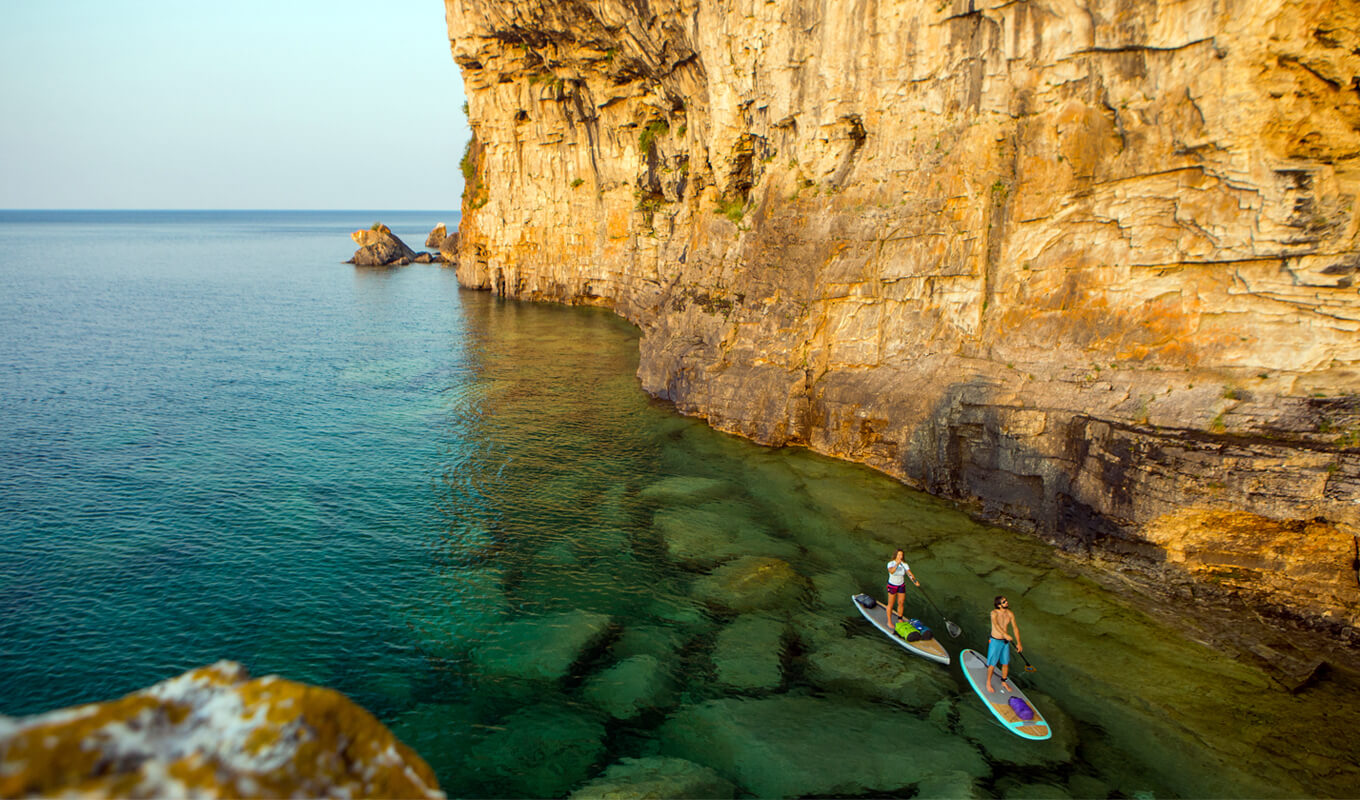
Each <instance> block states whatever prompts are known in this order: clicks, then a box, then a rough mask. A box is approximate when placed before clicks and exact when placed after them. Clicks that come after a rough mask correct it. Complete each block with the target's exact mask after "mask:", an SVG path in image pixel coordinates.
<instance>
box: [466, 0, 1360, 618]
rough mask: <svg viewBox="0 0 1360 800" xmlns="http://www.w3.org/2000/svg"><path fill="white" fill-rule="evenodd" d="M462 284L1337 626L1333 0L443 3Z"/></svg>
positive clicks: (968, 487)
mask: <svg viewBox="0 0 1360 800" xmlns="http://www.w3.org/2000/svg"><path fill="white" fill-rule="evenodd" d="M445 5H446V15H447V21H448V27H449V33H450V39H451V41H452V49H453V56H454V58H455V60H456V61H457V62H458V64H459V65H460V66H461V67H462V70H463V75H464V80H465V84H466V93H467V97H468V107H469V116H470V121H471V125H472V130H473V139H472V142H471V144H470V146H469V149H468V153H467V155H466V159H465V163H464V174H465V175H470V176H471V177H470V178H469V180H468V181H467V186H466V190H465V194H464V198H463V221H462V223H461V233H462V241H461V244H460V246H459V248H458V256H457V261H458V263H457V268H458V275H459V279H460V281H461V282H462V283H463V284H465V285H467V286H472V287H479V288H483V289H490V290H493V291H495V292H498V293H500V294H502V295H505V296H508V297H517V298H524V299H535V300H551V301H557V302H564V303H581V304H595V305H603V306H607V307H610V308H613V309H614V310H616V311H617V312H618V313H620V314H622V315H623V316H625V317H627V318H628V319H630V320H632V321H633V322H635V323H637V324H638V325H639V326H640V327H641V329H642V334H643V337H642V343H641V350H642V361H641V366H640V369H639V376H640V377H641V379H642V383H643V386H644V388H645V389H646V390H647V391H649V392H651V393H653V394H655V395H657V396H660V397H664V398H668V399H670V400H671V401H673V402H674V403H675V404H676V406H677V407H678V408H679V409H680V410H681V411H683V412H686V413H690V414H696V415H700V416H703V417H705V418H707V419H708V420H709V421H710V422H711V423H712V424H713V425H714V426H716V427H718V428H720V429H722V430H726V431H730V432H733V433H738V434H741V435H744V436H748V437H751V438H752V439H755V440H757V441H760V442H764V443H768V444H772V445H781V444H798V445H806V446H808V447H811V448H813V449H816V450H818V451H821V452H825V453H829V454H833V455H837V456H840V457H843V458H847V459H852V460H856V461H861V462H864V463H867V464H870V465H872V466H874V467H876V468H878V469H881V470H884V471H886V472H888V473H891V474H893V475H895V476H898V477H900V478H901V479H903V480H905V481H907V482H909V483H911V484H913V485H916V486H919V487H922V488H925V489H927V490H929V491H932V492H934V493H937V494H940V495H944V496H947V497H952V498H957V499H959V500H963V501H966V502H968V503H970V504H973V505H974V506H975V507H977V508H978V509H979V510H980V511H981V512H982V513H983V514H985V515H986V516H988V517H990V518H992V519H997V520H1001V521H1005V522H1009V523H1012V524H1017V525H1021V526H1029V527H1032V528H1034V529H1037V530H1038V531H1040V532H1042V533H1043V534H1046V535H1049V536H1051V537H1053V538H1055V539H1056V540H1057V541H1061V542H1063V543H1065V544H1068V545H1076V546H1084V547H1089V548H1092V549H1093V550H1095V551H1099V552H1102V553H1115V554H1117V555H1119V556H1120V557H1127V556H1135V557H1137V560H1139V561H1140V562H1141V563H1144V564H1148V565H1157V564H1169V565H1171V567H1172V569H1170V570H1167V571H1165V573H1164V574H1165V575H1185V574H1194V575H1198V576H1200V577H1202V578H1205V579H1206V580H1205V581H1204V582H1202V583H1201V584H1199V585H1200V586H1206V587H1207V586H1210V585H1219V586H1225V587H1228V588H1229V589H1235V590H1240V591H1242V592H1245V593H1249V594H1254V595H1256V596H1257V597H1258V599H1260V600H1263V601H1264V602H1266V603H1268V604H1273V605H1276V606H1281V607H1285V608H1288V609H1292V610H1295V611H1300V612H1303V613H1304V614H1306V615H1308V616H1310V617H1311V618H1313V619H1324V620H1325V619H1330V620H1332V621H1333V622H1335V623H1339V624H1340V626H1341V627H1342V628H1345V627H1346V626H1350V630H1352V631H1353V630H1354V626H1355V625H1356V624H1357V623H1360V611H1357V609H1360V575H1358V574H1357V571H1356V569H1355V567H1354V566H1353V561H1352V559H1353V558H1354V551H1355V547H1356V535H1357V534H1358V533H1360V335H1358V334H1360V285H1358V284H1357V276H1358V275H1360V213H1357V209H1356V197H1357V196H1358V195H1360V90H1357V87H1360V33H1357V31H1360V6H1357V5H1356V4H1355V3H1351V2H1344V3H1339V2H1335V1H1334V0H1264V1H1263V2H1260V3H1222V2H1217V1H1216V0H1215V1H1211V0H1188V1H1187V2H1176V3H1173V2H1169V0H1079V1H1078V2H1060V1H1059V0H1032V1H1031V2H1021V3H1015V2H1009V0H878V2H864V3H827V2H821V1H819V0H786V1H785V2H778V3H775V2H737V3H730V4H719V3H708V2H699V0H653V1H652V2H648V3H644V4H637V3H625V2H620V1H619V0H569V1H568V2H547V1H546V0H517V2H513V3H512V2H508V1H507V0H446V3H445Z"/></svg>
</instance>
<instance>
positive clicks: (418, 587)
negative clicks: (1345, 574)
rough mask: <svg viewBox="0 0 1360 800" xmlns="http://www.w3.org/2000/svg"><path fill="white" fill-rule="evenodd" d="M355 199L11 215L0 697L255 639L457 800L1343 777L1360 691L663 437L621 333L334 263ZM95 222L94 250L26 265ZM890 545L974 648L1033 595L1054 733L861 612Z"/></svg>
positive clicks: (946, 531) (87, 683)
mask: <svg viewBox="0 0 1360 800" xmlns="http://www.w3.org/2000/svg"><path fill="white" fill-rule="evenodd" d="M353 216H354V215H349V216H345V215H324V214H320V215H311V216H307V215H300V216H299V215H292V216H290V215H260V216H258V217H251V216H249V215H246V216H239V215H238V216H231V215H225V216H220V217H208V218H185V217H182V216H174V215H169V216H162V217H155V216H141V217H135V216H134V217H132V218H128V219H122V218H117V219H108V218H98V219H95V220H93V221H92V220H91V219H89V218H77V219H74V220H71V219H66V218H59V219H50V220H46V221H45V223H44V224H45V225H47V226H49V227H46V228H42V229H41V230H40V235H39V236H38V243H37V244H32V245H26V244H25V243H26V242H27V241H28V239H27V238H26V237H29V236H32V220H21V221H20V222H19V223H13V222H10V223H7V225H0V244H5V245H8V247H6V248H2V249H0V252H7V253H9V254H10V255H8V256H6V259H7V260H6V261H4V262H0V266H3V267H4V271H3V272H0V278H3V280H4V286H5V288H6V290H7V292H9V294H10V296H11V297H13V298H15V301H16V302H15V303H13V304H11V305H10V306H9V308H8V309H6V310H4V311H3V312H0V333H4V334H5V336H4V337H3V342H4V343H3V344H0V401H2V402H3V408H2V409H0V410H3V411H4V412H5V413H6V414H7V415H8V416H9V418H10V419H13V420H16V421H17V423H16V424H15V425H14V426H12V427H11V429H10V430H9V431H8V432H4V433H0V490H2V491H0V498H2V499H0V609H3V616H0V712H3V713H7V714H24V713H34V712H36V711H41V710H46V709H50V708H55V707H58V706H62V705H69V704H72V703H77V702H87V701H91V700H98V699H107V698H110V697H113V696H117V695H118V694H120V693H123V692H126V691H132V690H134V689H136V688H140V687H141V686H145V685H147V684H149V683H151V682H153V681H156V680H160V679H163V678H166V677H170V676H172V675H174V674H178V673H179V672H180V671H183V670H184V669H188V668H191V667H193V666H197V665H200V664H202V663H207V662H210V661H213V660H216V659H220V658H230V659H234V660H237V661H240V662H242V663H244V664H245V665H246V666H247V667H249V668H250V669H251V671H252V672H254V673H256V674H264V673H269V672H274V673H278V674H281V675H283V676H285V677H288V678H293V679H297V680H303V681H309V682H315V683H320V684H325V685H328V686H332V687H334V688H337V689H339V690H341V691H343V692H345V693H346V694H348V695H349V696H351V697H352V698H354V699H355V700H356V701H358V702H360V703H361V704H363V705H364V706H365V707H367V708H369V709H370V710H372V711H373V712H374V713H375V714H377V715H378V717H379V718H380V719H382V720H383V721H384V722H385V723H387V724H388V725H389V726H391V727H392V729H393V730H394V731H395V732H396V733H397V734H398V735H399V736H400V737H401V738H402V739H403V740H404V741H406V742H407V743H408V744H410V745H412V746H413V747H415V748H416V749H417V750H418V751H419V752H420V753H421V754H422V755H423V756H424V757H425V758H426V759H427V760H428V761H429V762H430V763H431V765H432V766H433V767H434V768H435V770H436V771H437V772H438V774H439V777H440V781H441V784H442V786H443V787H444V788H445V790H446V791H448V792H449V794H450V795H455V796H469V797H524V796H534V797H538V796H564V795H567V794H570V793H573V792H580V793H582V794H583V795H586V796H590V795H594V796H598V795H600V794H603V793H605V792H606V791H607V789H608V786H607V785H606V784H605V783H602V781H612V782H614V783H615V784H621V783H622V784H629V785H632V786H634V787H637V786H640V785H643V782H650V783H649V784H647V785H651V786H654V787H656V786H659V787H663V793H665V792H666V791H669V792H672V793H678V794H686V795H691V796H693V795H699V796H710V795H717V794H722V793H724V792H732V793H735V794H737V795H738V796H762V797H765V796H811V795H821V796H825V795H836V796H885V795H894V796H906V795H912V794H916V795H920V796H931V797H936V796H949V797H962V796H996V797H1063V796H1073V797H1096V796H1099V797H1105V796H1125V797H1134V796H1155V797H1173V796H1194V797H1206V796H1214V797H1293V796H1353V795H1354V794H1355V789H1354V787H1355V786H1357V785H1360V767H1357V764H1356V760H1357V759H1356V754H1355V746H1354V742H1355V741H1357V738H1356V735H1357V734H1358V733H1360V727H1358V726H1357V725H1356V723H1355V722H1354V720H1355V713H1356V712H1357V711H1360V698H1357V697H1356V696H1355V694H1354V693H1353V692H1352V691H1350V690H1348V689H1347V688H1346V687H1344V686H1342V685H1340V684H1337V683H1335V682H1333V681H1330V680H1323V681H1321V682H1319V683H1317V684H1316V685H1314V686H1312V687H1311V688H1309V689H1307V690H1305V691H1304V692H1302V693H1300V694H1298V695H1290V694H1288V693H1286V692H1283V691H1280V690H1278V689H1275V688H1273V684H1272V683H1271V682H1270V681H1269V679H1268V678H1267V677H1266V676H1265V675H1263V674H1262V673H1260V672H1259V671H1256V670H1254V669H1251V668H1248V667H1244V666H1239V665H1235V664H1232V663H1229V662H1228V661H1227V660H1226V659H1225V658H1224V657H1222V656H1221V655H1220V654H1218V653H1216V652H1214V651H1212V650H1210V649H1208V648H1207V647H1205V646H1203V645H1200V644H1198V643H1195V642H1192V641H1189V640H1188V639H1186V638H1184V637H1182V636H1180V635H1177V634H1176V633H1174V632H1172V631H1168V630H1166V629H1165V628H1164V627H1163V626H1162V625H1160V624H1158V623H1156V622H1155V621H1153V620H1152V619H1151V618H1149V617H1147V616H1146V615H1144V614H1143V613H1141V612H1139V611H1138V610H1136V609H1135V608H1134V606H1133V605H1132V604H1131V603H1130V602H1127V601H1126V600H1124V599H1122V598H1120V597H1119V596H1117V595H1115V594H1112V593H1110V592H1108V591H1106V590H1104V589H1102V588H1100V587H1099V586H1097V585H1096V584H1094V583H1093V582H1092V581H1090V580H1089V579H1087V578H1086V577H1084V576H1083V575H1082V574H1081V573H1080V571H1079V570H1078V569H1077V568H1076V567H1075V566H1074V565H1072V564H1070V563H1067V562H1065V561H1063V560H1062V559H1061V558H1060V557H1059V556H1058V555H1056V554H1055V553H1054V552H1053V551H1052V550H1051V549H1049V548H1048V547H1047V546H1045V545H1043V544H1042V543H1040V542H1038V541H1036V540H1034V539H1032V538H1028V537H1025V536H1022V535H1019V534H1016V533H1013V532H1010V531H1006V530H1003V529H998V528H995V527H990V526H985V525H980V524H978V523H976V522H974V521H973V520H971V519H970V518H969V517H968V516H967V515H965V514H963V513H960V512H959V511H957V510H955V509H954V508H952V507H951V506H949V505H948V504H945V503H942V502H939V501H937V500H934V499H933V498H930V497H928V496H926V495H922V494H920V493H917V492H913V491H910V490H908V489H906V488H904V487H903V486H901V485H900V484H897V483H896V482H894V481H892V480H890V479H888V478H886V477H884V476H882V475H879V474H877V473H874V472H872V471H870V470H867V469H865V468H862V467H859V466H856V465H852V464H846V463H841V462H836V461H833V460H830V459H826V458H822V457H819V456H816V455H814V454H811V453H808V452H805V451H799V450H771V449H767V448H762V447H758V446H756V445H753V444H751V443H749V442H745V441H742V440H738V439H735V438H733V437H729V436H725V435H722V434H719V433H716V432H714V431H712V430H711V429H709V428H707V427H706V426H705V425H703V424H702V423H701V422H700V421H697V420H692V419H686V418H682V417H679V416H677V415H676V414H675V413H674V412H673V410H672V409H671V408H670V407H669V406H668V405H666V404H664V403H660V402H656V401H653V400H650V399H649V398H647V397H646V396H645V395H644V394H643V393H642V392H641V391H640V390H639V388H638V384H637V381H636V379H635V378H634V377H633V376H634V372H635V370H636V367H637V333H636V331H635V330H634V329H633V328H631V327H630V326H629V325H627V324H626V323H624V322H622V321H621V320H619V319H617V318H616V317H614V316H612V315H610V314H608V313H605V312H601V311H597V310H590V309H570V308H561V307H555V306H539V305H528V304H518V303H507V302H504V301H499V300H497V299H495V298H493V297H490V296H488V295H486V294H482V293H469V292H463V291H460V290H458V289H457V287H456V283H455V281H454V278H453V275H452V274H451V273H450V272H448V271H444V270H440V269H437V268H422V267H411V268H407V269H404V270H400V271H390V272H389V271H377V272H373V271H355V270H352V269H351V268H349V267H341V266H338V265H336V264H335V263H334V261H336V260H338V259H339V258H342V257H344V256H345V255H347V254H348V253H347V252H346V253H341V254H338V255H337V256H336V257H335V258H327V259H318V258H317V257H316V253H317V252H325V251H326V248H331V249H334V246H335V239H336V237H343V235H344V233H345V232H346V231H347V230H349V229H352V228H353V227H359V226H363V225H366V224H367V223H368V222H370V221H371V219H369V218H368V217H364V218H356V219H351V218H350V217H353ZM384 220H385V221H391V222H394V225H393V227H394V229H396V230H397V231H398V233H400V234H402V235H403V236H406V237H407V238H408V241H409V240H410V239H411V238H418V236H419V235H420V234H421V232H422V230H424V229H428V227H430V225H432V224H433V222H434V221H436V218H435V217H434V216H431V215H423V216H420V215H410V216H409V217H404V218H403V217H397V216H395V215H386V216H384ZM21 223H22V225H21ZM96 223H97V224H96ZM402 224H405V225H406V228H404V229H403V228H402V227H401V225H402ZM205 231H207V232H206V233H205ZM20 233H23V234H24V235H23V236H22V237H21V235H20ZM44 236H46V237H49V238H48V239H43V237H44ZM86 237H87V238H86ZM72 239H75V240H76V241H77V242H78V243H79V242H82V241H87V243H88V244H89V245H90V246H91V247H93V246H94V245H95V244H98V245H100V248H101V252H104V253H105V255H104V256H103V258H104V259H105V260H104V261H103V262H101V263H99V264H95V265H92V264H90V263H69V262H62V263H52V262H50V261H39V259H38V255H37V252H38V245H42V248H44V249H46V248H50V247H52V246H53V244H54V243H55V242H58V241H61V242H69V241H70V240H72ZM25 246H30V247H32V248H34V250H33V251H32V252H28V251H25V250H24V249H23V248H24V247H25ZM16 252H17V253H18V255H15V253H16ZM204 253H208V254H209V255H207V256H204ZM224 254H225V255H224ZM25 258H27V259H28V260H24V259H25ZM35 263H42V264H43V265H44V268H43V270H42V271H35V270H33V269H30V267H32V265H33V264H35ZM111 267H112V269H111ZM108 309H116V310H117V312H118V313H114V312H113V311H110V310H108ZM896 546H901V547H903V548H905V549H906V551H907V553H908V559H909V561H910V562H911V564H912V567H913V569H914V571H915V572H916V574H917V575H918V576H919V577H920V578H921V580H922V581H923V583H924V584H925V586H926V588H927V590H928V591H929V592H930V593H931V597H932V598H933V599H934V600H935V601H936V602H937V603H938V604H939V605H940V606H941V607H942V608H943V609H944V611H945V613H946V614H948V615H949V617H950V618H951V619H953V620H955V621H956V622H958V623H959V624H961V625H962V626H963V628H964V629H965V636H964V637H963V638H962V639H960V640H958V641H954V640H949V639H946V640H945V643H946V646H947V647H948V648H949V649H950V651H951V652H952V653H954V654H955V655H957V653H958V651H959V649H960V648H961V647H962V646H965V645H967V646H973V647H981V646H982V645H983V644H984V643H985V636H986V629H985V625H986V614H987V610H988V608H989V607H990V600H991V597H992V596H993V595H995V594H999V593H1005V594H1006V595H1007V596H1008V597H1009V598H1010V599H1011V604H1012V608H1013V609H1014V610H1015V611H1016V613H1017V616H1018V618H1019V620H1020V624H1021V629H1022V634H1023V637H1024V641H1025V642H1026V645H1027V648H1026V653H1027V654H1028V655H1029V656H1030V658H1031V660H1032V661H1033V662H1034V664H1035V665H1036V666H1037V667H1038V672H1037V673H1035V674H1034V675H1032V676H1031V677H1030V678H1028V679H1027V682H1026V689H1027V691H1028V692H1030V694H1031V696H1032V697H1033V698H1034V699H1035V701H1036V702H1037V703H1038V704H1040V707H1041V708H1042V710H1043V711H1044V712H1045V713H1046V714H1047V715H1048V716H1049V717H1050V719H1051V720H1052V721H1053V722H1054V726H1055V736H1054V738H1053V740H1051V741H1049V742H1044V743H1038V744H1035V743H1027V742H1023V741H1021V740H1019V739H1017V738H1015V737H1013V736H1011V735H1009V734H1007V733H1005V732H1004V731H1001V730H1000V729H999V728H998V727H997V726H996V725H995V724H994V723H993V722H991V721H990V720H989V718H988V717H987V716H986V714H985V711H984V710H983V709H982V707H981V706H980V704H979V703H978V702H977V700H976V698H975V697H974V696H973V695H972V694H971V692H970V690H969V689H968V688H967V687H966V684H965V683H964V681H963V678H962V676H961V675H959V674H958V671H957V666H953V667H949V668H945V667H942V666H939V665H936V664H932V663H929V662H926V661H924V660H920V659H914V658H912V657H910V656H908V655H906V654H904V653H903V652H902V651H901V650H900V649H899V648H898V647H896V646H895V645H893V644H891V643H889V642H886V641H884V640H883V639H882V638H881V636H880V635H879V634H878V633H877V632H876V631H875V630H873V629H872V628H871V626H869V625H868V623H866V622H865V621H864V620H863V619H862V618H861V617H860V616H859V614H858V613H857V612H856V611H855V610H854V609H853V608H852V607H851V606H850V603H849V595H850V594H852V593H854V592H856V591H861V590H864V591H869V592H871V593H873V594H875V595H876V596H880V597H881V592H882V588H881V584H882V583H883V576H884V570H883V563H884V562H885V561H887V559H888V558H889V556H890V555H891V551H892V549H893V548H894V547H896ZM908 603H909V608H910V609H911V611H912V612H913V613H914V614H917V615H919V616H921V617H922V618H923V619H924V620H925V621H926V622H927V623H930V624H933V625H935V627H936V629H937V630H942V629H943V627H944V626H943V625H942V624H941V622H940V619H939V617H938V615H936V614H935V613H933V612H932V611H931V610H930V609H929V608H928V607H927V606H926V605H925V604H924V603H923V601H922V600H921V598H920V596H919V595H916V594H910V595H908ZM602 776H603V777H602Z"/></svg>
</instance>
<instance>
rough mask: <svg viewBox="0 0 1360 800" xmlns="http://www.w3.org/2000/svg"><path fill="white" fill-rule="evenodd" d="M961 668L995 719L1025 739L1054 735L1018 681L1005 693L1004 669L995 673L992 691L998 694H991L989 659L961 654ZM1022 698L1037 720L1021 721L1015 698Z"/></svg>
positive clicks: (1010, 681)
mask: <svg viewBox="0 0 1360 800" xmlns="http://www.w3.org/2000/svg"><path fill="white" fill-rule="evenodd" d="M959 666H961V667H963V674H964V677H966V678H968V684H969V685H970V686H972V687H973V691H975V692H977V696H978V697H980V698H982V703H983V705H985V706H987V710H989V711H991V712H992V716H994V717H996V718H997V720H998V721H1000V722H1001V724H1002V726H1004V727H1005V728H1006V730H1008V731H1010V732H1011V733H1013V734H1015V735H1016V736H1019V737H1020V738H1021V739H1033V740H1035V741H1038V740H1040V739H1048V738H1050V737H1052V736H1053V729H1052V728H1050V727H1049V724H1048V720H1046V719H1044V715H1043V714H1040V713H1039V709H1037V708H1035V707H1034V704H1033V703H1031V702H1030V701H1029V698H1028V697H1025V693H1024V692H1022V691H1020V687H1019V686H1016V685H1015V679H1014V678H1012V679H1011V680H1009V681H1007V683H1008V684H1009V686H1010V690H1009V691H1002V690H1001V669H1000V668H999V667H998V668H997V670H996V672H994V673H992V688H993V689H994V690H995V691H991V692H989V691H987V659H985V658H983V657H982V654H981V653H979V652H978V651H976V650H964V651H963V652H962V653H959ZM1012 697H1018V698H1020V699H1021V700H1024V701H1025V704H1026V705H1028V706H1029V707H1030V709H1031V710H1032V711H1033V712H1034V719H1029V720H1025V719H1021V718H1020V715H1019V714H1017V713H1016V712H1015V709H1014V708H1012V707H1011V702H1010V701H1011V698H1012Z"/></svg>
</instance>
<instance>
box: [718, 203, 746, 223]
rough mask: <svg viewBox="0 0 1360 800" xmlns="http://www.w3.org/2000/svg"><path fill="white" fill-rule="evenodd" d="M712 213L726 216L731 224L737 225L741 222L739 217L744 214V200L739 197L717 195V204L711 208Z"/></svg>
mask: <svg viewBox="0 0 1360 800" xmlns="http://www.w3.org/2000/svg"><path fill="white" fill-rule="evenodd" d="M713 213H715V214H721V215H723V216H724V217H727V218H728V219H729V220H731V222H732V224H733V225H739V224H741V218H742V217H744V216H746V201H745V200H742V199H741V198H740V197H734V198H732V199H730V200H729V199H727V198H725V197H719V198H718V205H717V207H716V208H714V209H713Z"/></svg>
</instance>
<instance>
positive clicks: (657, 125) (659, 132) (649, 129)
mask: <svg viewBox="0 0 1360 800" xmlns="http://www.w3.org/2000/svg"><path fill="white" fill-rule="evenodd" d="M670 132H671V126H670V123H668V122H666V120H664V119H654V120H652V121H651V122H649V123H647V124H646V126H644V127H643V129H642V133H639V134H638V150H640V151H642V152H643V153H646V152H647V151H648V150H650V149H651V147H652V142H654V141H656V137H658V136H665V135H666V134H668V133H670Z"/></svg>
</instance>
